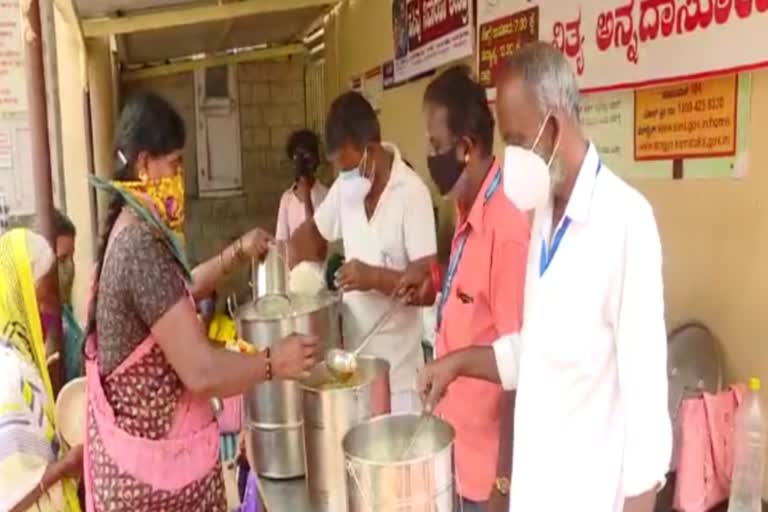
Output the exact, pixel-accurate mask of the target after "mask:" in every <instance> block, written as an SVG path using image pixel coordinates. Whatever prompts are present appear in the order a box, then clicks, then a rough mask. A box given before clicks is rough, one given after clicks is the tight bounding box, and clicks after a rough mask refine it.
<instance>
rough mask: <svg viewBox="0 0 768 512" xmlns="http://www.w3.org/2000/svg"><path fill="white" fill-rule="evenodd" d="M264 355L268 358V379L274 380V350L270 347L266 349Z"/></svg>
mask: <svg viewBox="0 0 768 512" xmlns="http://www.w3.org/2000/svg"><path fill="white" fill-rule="evenodd" d="M264 357H265V358H266V360H267V375H266V377H267V380H272V351H271V350H270V349H269V347H267V348H266V349H264Z"/></svg>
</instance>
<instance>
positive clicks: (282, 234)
mask: <svg viewBox="0 0 768 512" xmlns="http://www.w3.org/2000/svg"><path fill="white" fill-rule="evenodd" d="M285 151H286V153H287V154H288V158H289V159H290V160H291V162H292V163H293V169H294V172H295V175H294V181H293V184H292V185H291V188H289V189H288V190H286V191H285V192H284V193H283V196H282V198H280V209H279V210H278V211H277V229H276V230H275V238H276V239H277V240H280V241H287V240H289V239H290V238H291V235H293V232H294V231H296V229H297V228H298V227H299V226H301V224H302V223H303V222H304V221H305V220H307V219H311V218H312V217H314V215H315V209H316V208H317V207H318V206H319V205H320V203H322V202H323V199H325V196H326V195H327V194H328V189H327V188H326V187H325V186H324V185H323V184H322V183H320V182H319V181H317V179H316V178H315V173H316V172H317V166H318V165H320V141H319V140H318V139H317V135H316V134H315V133H314V132H312V131H310V130H299V131H296V132H293V133H292V134H291V136H290V138H289V139H288V144H287V145H286V148H285Z"/></svg>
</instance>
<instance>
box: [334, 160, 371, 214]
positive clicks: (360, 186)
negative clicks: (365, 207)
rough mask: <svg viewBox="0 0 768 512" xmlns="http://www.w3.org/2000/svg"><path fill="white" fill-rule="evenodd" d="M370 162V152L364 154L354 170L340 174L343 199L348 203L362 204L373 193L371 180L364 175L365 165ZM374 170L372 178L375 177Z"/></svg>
mask: <svg viewBox="0 0 768 512" xmlns="http://www.w3.org/2000/svg"><path fill="white" fill-rule="evenodd" d="M367 161H368V150H367V149H366V150H365V152H364V153H363V158H362V159H360V163H359V164H358V166H357V167H355V168H354V169H351V170H349V171H343V172H341V173H340V174H339V179H340V180H341V183H340V185H341V197H342V199H343V200H344V201H345V202H347V203H353V204H357V203H362V202H363V200H364V199H365V197H366V196H367V195H368V192H370V191H371V186H372V185H373V183H372V182H371V180H370V179H368V178H366V177H364V176H363V175H362V173H363V170H364V169H365V164H366V163H367ZM373 170H374V169H372V170H371V171H372V172H371V173H370V174H371V176H373Z"/></svg>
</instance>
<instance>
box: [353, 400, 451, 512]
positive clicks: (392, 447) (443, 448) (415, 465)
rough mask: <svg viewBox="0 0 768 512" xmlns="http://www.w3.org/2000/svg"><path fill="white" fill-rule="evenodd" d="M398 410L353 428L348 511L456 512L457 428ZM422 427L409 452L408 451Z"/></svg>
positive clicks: (436, 419) (434, 418)
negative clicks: (454, 461)
mask: <svg viewBox="0 0 768 512" xmlns="http://www.w3.org/2000/svg"><path fill="white" fill-rule="evenodd" d="M420 420H422V418H421V416H419V415H415V414H396V415H388V416H380V417H378V418H374V419H371V420H368V421H366V422H363V423H361V424H359V425H357V426H355V427H352V429H350V431H349V432H347V434H346V435H345V436H344V441H343V448H344V457H345V464H346V469H347V489H348V496H349V508H348V510H349V512H372V511H376V510H397V511H398V512H454V511H457V510H459V508H458V505H457V503H458V501H457V493H456V490H455V487H454V463H453V443H454V438H455V431H454V430H453V427H451V425H449V424H448V423H446V422H445V421H443V420H441V419H439V418H437V417H434V416H428V417H425V418H424V419H423V420H422V421H424V422H427V423H425V424H422V425H421V426H419V421H420ZM417 429H419V430H418V438H417V439H416V441H415V443H414V445H413V447H412V448H411V450H410V454H411V455H408V456H406V457H403V452H404V451H405V450H406V448H407V447H408V445H409V444H410V442H411V440H412V438H413V435H414V434H415V433H416V432H417Z"/></svg>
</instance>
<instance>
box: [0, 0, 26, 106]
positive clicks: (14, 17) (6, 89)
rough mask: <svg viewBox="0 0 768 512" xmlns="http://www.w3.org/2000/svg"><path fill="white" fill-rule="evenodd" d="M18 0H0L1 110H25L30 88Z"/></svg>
mask: <svg viewBox="0 0 768 512" xmlns="http://www.w3.org/2000/svg"><path fill="white" fill-rule="evenodd" d="M22 50H23V47H22V42H21V11H20V9H19V2H18V0H15V1H13V0H0V114H3V113H16V112H25V111H26V110H27V90H26V82H25V75H24V54H23V52H22Z"/></svg>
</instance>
